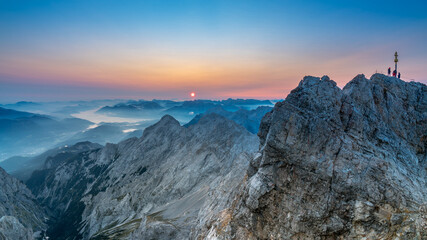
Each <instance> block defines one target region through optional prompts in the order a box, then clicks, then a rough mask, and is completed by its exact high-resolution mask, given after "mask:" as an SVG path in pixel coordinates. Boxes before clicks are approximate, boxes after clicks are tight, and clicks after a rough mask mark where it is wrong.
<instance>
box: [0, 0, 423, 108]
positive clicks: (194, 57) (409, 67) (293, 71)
mask: <svg viewBox="0 0 427 240" xmlns="http://www.w3.org/2000/svg"><path fill="white" fill-rule="evenodd" d="M426 9H427V1H401V0H400V1H393V0H388V1H372V0H370V1H368V0H366V1H365V0H359V1H342V0H335V1H328V0H325V1H274V0H264V1H261V0H260V1H251V0H228V1H216V0H212V1H209V0H203V1H202V0H198V1H196V0H194V1H177V0H176V1H172V0H153V1H146V0H140V1H119V0H116V1H110V0H93V1H91V0H82V1H79V0H70V1H61V0H56V1H47V0H44V1H38V0H31V1H23V0H0V102H13V101H18V100H32V101H40V100H43V101H46V100H71V99H80V100H86V99H99V98H137V99H141V98H143V99H152V98H158V99H183V98H187V97H188V94H189V93H190V92H192V91H195V92H196V93H197V95H198V97H199V98H204V99H207V98H219V99H221V98H228V97H233V98H236V97H241V98H267V99H277V98H284V97H286V95H287V94H288V93H289V91H290V90H292V89H293V88H295V87H296V86H297V84H298V82H299V81H300V80H301V79H302V77H303V76H305V75H314V76H322V75H329V76H330V77H331V78H332V79H333V80H335V81H336V82H337V83H338V85H339V86H341V87H342V86H344V85H345V83H347V82H348V81H350V80H351V79H352V78H353V77H354V76H355V75H357V74H359V73H364V74H365V75H366V76H367V77H370V76H371V75H372V74H373V73H375V72H377V71H378V72H385V71H386V69H387V68H388V67H391V66H393V54H394V52H395V51H398V52H399V54H400V62H399V64H400V65H399V71H400V72H402V78H403V79H404V80H407V81H409V80H415V81H419V82H423V83H427V13H426Z"/></svg>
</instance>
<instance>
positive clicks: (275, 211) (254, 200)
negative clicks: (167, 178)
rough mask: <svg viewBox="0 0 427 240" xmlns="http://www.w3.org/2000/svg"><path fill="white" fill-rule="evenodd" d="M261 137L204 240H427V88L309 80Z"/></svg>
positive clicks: (380, 81) (265, 124)
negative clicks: (230, 199) (229, 201)
mask: <svg viewBox="0 0 427 240" xmlns="http://www.w3.org/2000/svg"><path fill="white" fill-rule="evenodd" d="M258 136H259V137H260V142H261V144H260V153H259V154H258V155H257V157H255V158H254V159H253V160H252V161H251V167H250V168H249V170H248V172H247V174H248V176H247V179H246V180H245V181H244V183H243V184H242V185H243V186H242V191H241V192H237V193H236V194H235V195H234V197H233V202H232V204H230V205H229V206H228V207H227V208H225V209H224V210H223V211H222V212H221V213H220V214H218V215H216V216H212V218H211V219H206V220H205V223H204V224H201V225H199V229H197V230H196V231H195V233H194V236H196V237H197V238H199V239H204V238H207V239H427V208H426V203H427V175H426V170H427V153H426V150H427V86H426V85H424V84H421V83H415V82H410V83H408V82H404V81H401V80H399V79H397V78H394V77H387V76H384V75H381V74H374V75H373V76H372V77H371V78H370V79H366V78H365V76H364V75H358V76H356V77H355V78H354V79H353V80H352V81H350V82H349V83H348V84H347V85H346V86H345V87H344V88H343V89H342V90H341V89H340V88H338V87H337V86H336V83H335V82H334V81H332V80H330V79H329V78H328V77H327V76H324V77H322V78H317V77H305V78H304V79H303V80H302V81H301V82H300V84H299V85H298V87H297V88H296V89H294V90H293V91H292V92H291V93H290V94H289V95H288V97H287V99H286V100H285V101H283V102H279V103H277V104H276V105H275V107H274V109H273V110H272V111H271V112H270V113H268V114H266V115H265V117H264V118H263V120H262V122H261V126H260V131H259V133H258ZM207 204H209V203H207ZM211 204H212V203H211ZM208 207H209V206H204V207H203V208H208Z"/></svg>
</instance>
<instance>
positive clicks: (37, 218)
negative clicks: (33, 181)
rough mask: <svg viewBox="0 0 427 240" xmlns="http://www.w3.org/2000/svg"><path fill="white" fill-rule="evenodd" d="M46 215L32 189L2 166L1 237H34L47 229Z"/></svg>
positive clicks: (0, 176) (0, 196)
mask: <svg viewBox="0 0 427 240" xmlns="http://www.w3.org/2000/svg"><path fill="white" fill-rule="evenodd" d="M46 217H47V215H46V213H45V211H44V210H43V209H42V208H41V207H40V206H39V204H38V203H37V201H36V200H35V198H34V196H33V194H32V193H31V191H30V190H29V189H28V188H27V187H26V186H25V185H24V184H23V183H21V182H20V181H19V180H18V179H16V178H14V177H12V176H10V175H8V174H7V173H6V172H5V171H4V170H3V169H2V168H0V239H10V240H15V239H32V233H33V231H34V232H35V231H40V230H43V229H46V224H45V222H46V220H47V218H46Z"/></svg>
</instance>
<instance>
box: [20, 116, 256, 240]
mask: <svg viewBox="0 0 427 240" xmlns="http://www.w3.org/2000/svg"><path fill="white" fill-rule="evenodd" d="M258 145H259V141H258V139H257V137H256V136H255V135H253V134H251V133H249V132H248V131H247V130H246V129H244V128H243V127H242V126H240V125H238V124H236V123H235V122H233V121H231V120H228V119H226V118H224V117H222V116H219V115H217V114H209V115H206V116H204V117H202V118H201V119H200V120H199V121H198V122H197V123H196V124H194V125H192V126H189V127H188V128H187V127H183V126H181V125H180V124H179V123H178V121H177V120H175V119H174V118H173V117H171V116H168V115H166V116H164V117H163V118H162V119H161V120H160V121H159V122H158V123H156V124H155V125H153V126H151V127H148V128H147V129H146V130H145V131H144V133H143V136H142V137H141V138H131V139H128V140H125V141H123V142H120V143H119V144H107V145H106V146H105V147H104V148H102V149H98V150H92V151H88V152H84V153H81V154H79V156H78V157H75V158H73V159H69V160H67V161H63V162H61V163H60V164H58V165H55V166H54V168H51V169H50V170H49V171H45V172H44V173H43V174H40V175H38V177H37V178H33V179H30V180H29V182H28V184H29V186H30V187H31V189H32V190H33V192H34V194H35V195H36V196H37V198H38V199H39V201H41V202H42V203H44V204H46V205H47V206H49V208H50V209H52V210H53V211H54V212H55V216H56V217H57V221H56V222H55V223H54V224H53V225H52V226H51V227H50V229H49V231H48V235H49V236H50V237H52V238H55V239H73V238H83V239H129V238H130V239H170V238H175V239H183V238H188V236H189V235H190V232H191V230H192V229H193V228H194V227H195V225H196V224H197V216H198V212H199V210H200V207H201V206H202V205H203V203H204V202H206V201H211V202H212V201H213V200H212V199H213V198H215V199H216V200H215V202H216V203H217V204H218V205H220V206H225V205H226V203H227V202H228V201H229V197H228V193H227V192H226V191H227V190H228V189H227V187H228V188H233V187H237V185H238V184H239V183H240V182H241V181H242V180H243V177H244V173H245V171H246V169H247V167H248V166H249V160H250V159H251V158H253V154H254V152H256V151H257V149H258ZM225 179H227V182H226V183H225V182H224V180H225ZM32 182H33V183H34V182H42V183H43V184H42V185H39V184H33V185H32ZM37 186H40V187H37ZM218 186H224V187H223V191H224V192H223V193H222V195H218V194H213V192H214V191H217V190H218V189H219V188H218ZM215 209H220V207H218V208H215ZM221 209H222V208H221ZM214 213H215V212H214Z"/></svg>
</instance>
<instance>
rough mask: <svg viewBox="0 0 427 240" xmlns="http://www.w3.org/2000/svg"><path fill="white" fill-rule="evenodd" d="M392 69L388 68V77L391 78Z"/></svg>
mask: <svg viewBox="0 0 427 240" xmlns="http://www.w3.org/2000/svg"><path fill="white" fill-rule="evenodd" d="M390 73H391V68H388V75H389V76H390Z"/></svg>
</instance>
